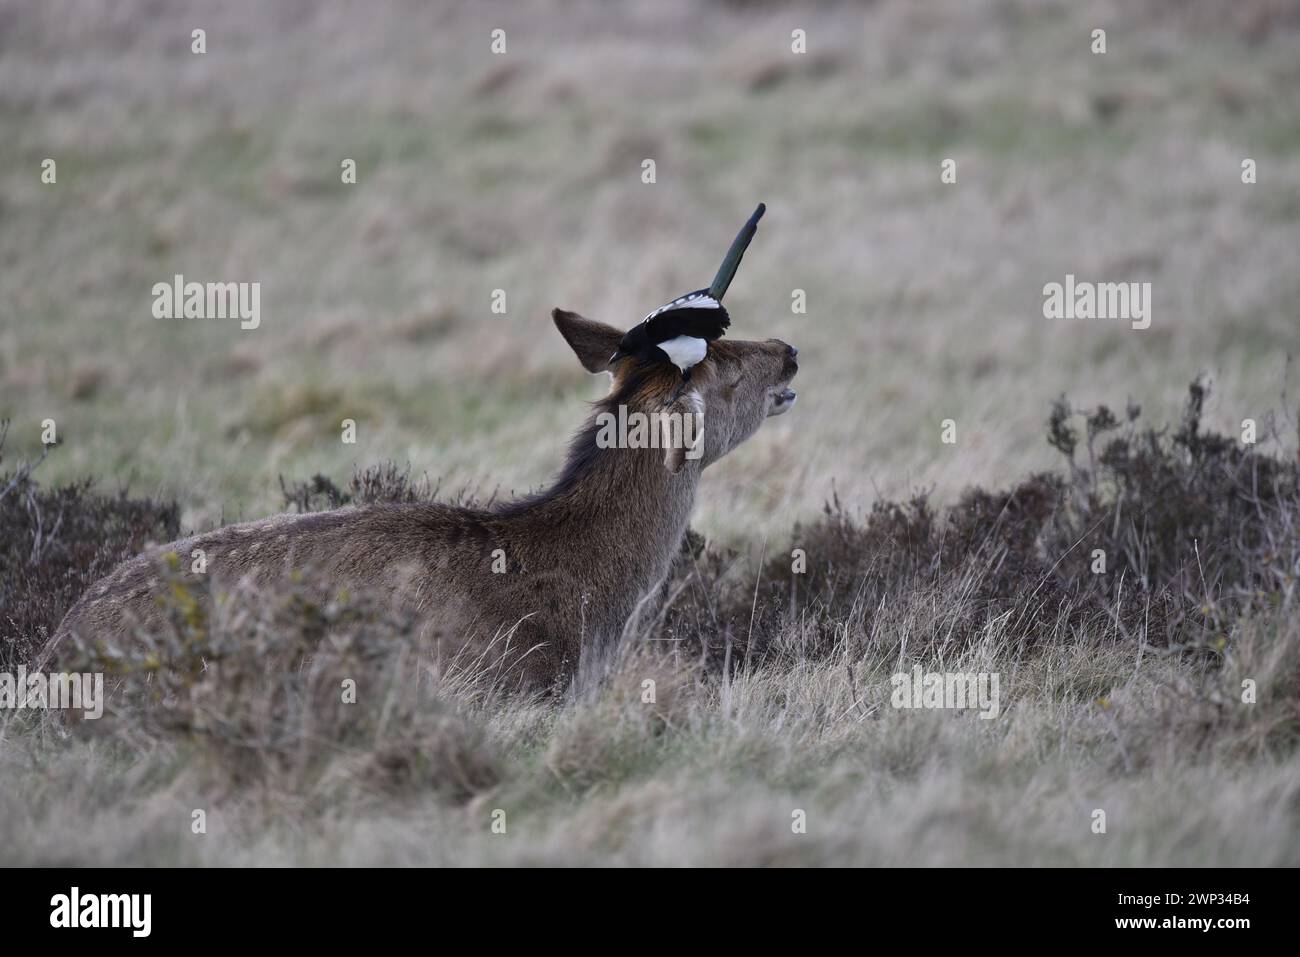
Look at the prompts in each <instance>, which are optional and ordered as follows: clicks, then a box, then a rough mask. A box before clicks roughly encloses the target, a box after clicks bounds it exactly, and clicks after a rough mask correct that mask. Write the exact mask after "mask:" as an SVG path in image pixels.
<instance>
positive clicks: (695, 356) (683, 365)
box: [659, 336, 709, 372]
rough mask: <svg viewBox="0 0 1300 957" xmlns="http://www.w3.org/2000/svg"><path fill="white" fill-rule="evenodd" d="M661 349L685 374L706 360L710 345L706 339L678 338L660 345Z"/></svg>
mask: <svg viewBox="0 0 1300 957" xmlns="http://www.w3.org/2000/svg"><path fill="white" fill-rule="evenodd" d="M659 348H660V349H662V350H663V351H664V354H665V355H667V356H668V358H669V359H671V360H672V363H673V365H675V366H677V368H679V369H681V370H682V371H683V372H685V371H686V370H687V369H689V368H690V367H691V366H693V365H695V364H696V363H697V362H699V361H700V360H701V359H703V358H704V355H705V353H707V352H708V351H709V344H708V342H706V341H705V340H704V339H696V338H695V337H694V336H678V337H677V338H675V339H669V340H668V341H667V342H661V343H659Z"/></svg>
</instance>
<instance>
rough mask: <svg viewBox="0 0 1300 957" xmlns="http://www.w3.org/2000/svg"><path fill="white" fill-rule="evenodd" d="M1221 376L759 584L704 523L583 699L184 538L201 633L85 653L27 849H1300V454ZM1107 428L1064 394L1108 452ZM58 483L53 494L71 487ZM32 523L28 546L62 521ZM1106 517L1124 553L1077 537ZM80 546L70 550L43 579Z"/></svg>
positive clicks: (23, 763) (1011, 857)
mask: <svg viewBox="0 0 1300 957" xmlns="http://www.w3.org/2000/svg"><path fill="white" fill-rule="evenodd" d="M1203 398H1204V393H1203V390H1202V388H1201V386H1200V384H1199V383H1198V384H1194V385H1193V388H1192V391H1191V393H1190V396H1189V401H1188V405H1187V410H1186V414H1185V417H1184V419H1183V421H1182V423H1181V426H1180V428H1179V429H1178V430H1177V431H1176V432H1171V431H1169V430H1151V429H1146V430H1142V429H1139V428H1138V425H1137V421H1136V420H1134V421H1132V422H1130V423H1129V424H1128V426H1127V428H1123V429H1121V428H1120V427H1119V426H1118V424H1116V425H1115V427H1114V428H1108V429H1102V428H1100V426H1101V425H1104V424H1106V423H1107V422H1108V421H1109V420H1108V417H1107V416H1105V415H1104V414H1102V413H1101V412H1100V411H1098V410H1094V411H1093V412H1091V413H1090V414H1089V415H1087V416H1086V417H1084V420H1085V421H1086V423H1088V431H1089V432H1090V433H1091V435H1092V439H1093V441H1092V442H1090V443H1089V444H1090V445H1094V446H1095V449H1096V451H1097V453H1098V455H1097V458H1096V460H1095V462H1094V463H1093V464H1092V465H1091V466H1089V467H1085V466H1082V465H1076V466H1075V467H1074V469H1073V471H1071V472H1069V473H1067V474H1066V475H1058V476H1054V477H1053V476H1037V477H1035V478H1033V479H1031V480H1028V481H1025V482H1022V483H1020V484H1019V485H1018V486H1017V487H1016V488H1015V489H1014V490H1013V491H1012V492H1010V493H989V492H985V491H981V490H975V491H972V492H970V493H968V495H967V496H966V498H965V500H964V502H963V503H962V504H961V505H960V506H958V507H956V508H954V509H951V510H937V511H934V510H931V509H930V507H929V505H928V504H927V503H926V502H925V501H924V500H921V499H918V500H914V501H913V502H911V503H909V504H907V505H906V506H899V505H897V504H892V503H880V504H879V505H878V507H877V508H876V509H875V510H874V511H873V513H872V514H871V515H870V516H868V517H867V518H866V519H865V520H858V519H855V518H854V517H852V516H851V515H848V514H846V513H845V512H844V511H843V510H842V509H840V508H837V507H835V506H831V507H828V509H827V514H826V515H825V516H824V517H823V519H822V520H820V521H819V522H817V523H814V524H812V525H807V526H803V527H801V528H799V529H797V530H796V532H795V538H794V540H795V541H797V542H800V543H801V544H802V546H803V547H804V548H805V551H806V552H807V555H808V556H809V566H808V569H807V571H806V572H803V573H799V574H796V575H789V576H787V575H786V574H785V573H784V569H785V568H788V565H787V566H784V568H783V563H785V562H786V559H785V558H784V557H781V558H777V557H773V558H772V560H771V561H770V562H769V563H768V564H767V565H766V566H764V567H763V568H761V569H759V570H758V577H757V580H755V579H754V577H753V573H752V572H750V571H748V570H747V569H746V567H745V561H744V557H743V555H742V554H740V553H738V552H735V551H732V550H727V549H722V550H719V549H717V548H716V547H713V546H707V545H705V543H703V541H702V540H700V539H699V538H698V536H694V535H692V536H689V537H688V540H687V542H686V543H684V547H683V550H682V554H681V558H680V560H679V562H678V563H677V566H676V569H675V571H674V573H673V575H672V576H671V577H670V580H669V581H668V582H667V583H666V584H665V586H664V591H663V594H662V595H661V596H659V598H658V600H657V601H655V602H652V603H651V604H650V611H649V613H647V614H645V615H642V616H641V617H640V618H639V619H638V620H637V621H636V622H634V623H633V624H632V625H631V626H630V628H629V630H628V633H627V635H626V640H625V642H624V644H623V646H622V649H621V654H620V656H619V659H618V660H617V662H616V663H615V664H614V666H613V668H612V671H611V673H610V674H609V675H608V677H607V680H605V681H604V682H603V683H602V684H601V685H600V686H599V687H597V688H594V689H589V690H587V691H586V692H584V693H581V694H579V693H577V692H574V691H570V692H569V693H568V694H566V695H557V696H554V697H521V696H512V695H509V694H506V693H503V692H502V691H501V690H500V689H499V688H498V687H497V686H496V684H495V682H494V674H495V672H494V670H493V669H492V667H491V662H490V661H489V662H470V663H457V662H445V661H439V660H437V659H436V658H432V657H430V655H429V653H428V651H427V650H426V649H424V648H422V647H420V646H419V644H418V643H416V642H414V641H413V640H412V638H411V634H412V629H411V628H410V627H409V624H408V623H407V622H406V621H405V620H404V619H403V618H401V617H400V616H394V615H393V614H391V613H388V612H385V611H383V610H382V609H380V608H377V607H374V606H371V605H369V604H368V603H367V602H366V600H365V597H364V596H353V595H348V594H331V593H329V592H327V591H323V590H322V589H321V588H319V587H318V586H317V584H316V583H315V582H314V580H313V579H312V576H311V575H310V574H306V575H304V576H303V579H302V580H301V581H299V582H298V583H297V584H295V585H294V586H292V587H290V588H287V589H280V590H277V591H276V592H275V593H259V592H256V591H254V590H250V589H240V590H237V591H235V592H233V593H230V594H221V595H214V594H210V593H208V590H207V589H206V588H205V587H204V585H203V584H202V579H200V580H199V582H200V583H199V584H195V583H194V581H195V580H194V576H188V575H181V574H178V573H176V568H175V565H176V562H175V561H174V560H170V559H167V558H164V559H163V562H164V564H163V567H162V568H161V569H160V574H161V578H162V584H161V586H160V588H159V599H158V600H159V601H160V602H161V603H162V605H163V607H164V608H165V609H166V610H167V613H168V614H167V616H166V618H167V622H168V624H167V626H166V627H164V628H161V629H159V630H155V631H148V632H141V633H139V634H137V635H136V636H135V638H134V639H133V640H132V641H131V642H130V643H128V644H126V645H117V644H106V643H104V642H102V641H100V640H98V639H96V638H94V637H91V638H90V639H89V640H86V641H83V642H81V643H79V644H77V645H76V646H75V647H74V648H73V649H72V650H71V652H70V653H69V657H68V658H67V659H66V664H67V665H68V666H69V667H71V668H73V669H75V670H88V671H100V672H103V673H105V674H106V675H107V677H108V683H109V686H110V688H111V698H110V702H109V706H108V709H107V713H106V715H105V717H104V718H102V719H101V720H100V721H99V722H97V723H94V724H90V723H82V724H80V725H75V726H72V727H71V728H70V729H67V728H65V727H64V726H63V724H62V722H61V721H60V719H58V718H53V717H48V716H45V715H39V714H33V713H30V712H19V713H17V714H15V715H13V716H11V717H9V718H8V719H7V720H6V721H5V723H4V725H3V727H0V756H3V760H4V761H5V762H6V765H7V769H8V770H9V771H11V772H12V774H13V778H12V779H13V780H15V781H19V782H21V784H20V785H19V786H18V787H16V788H14V789H12V790H10V791H8V792H6V794H5V796H4V797H3V798H0V812H4V813H3V814H0V821H3V822H4V824H3V825H0V846H3V847H6V848H7V849H8V854H9V855H10V857H11V859H12V861H14V862H20V863H50V862H58V861H75V862H97V863H120V862H147V863H168V864H200V863H203V864H226V863H248V862H256V863H311V864H316V863H382V864H395V863H400V864H540V863H549V864H597V863H616V864H667V865H679V864H715V865H717V864H729V865H768V864H918V863H919V864H972V863H975V864H1032V865H1044V864H1051V865H1061V864H1089V865H1121V864H1130V865H1131V864H1141V865H1150V864H1173V865H1205V864H1224V865H1257V864H1267V865H1294V864H1297V863H1300V858H1297V857H1296V853H1295V848H1296V846H1297V845H1296V843H1295V841H1294V839H1293V838H1294V834H1295V832H1296V830H1297V826H1298V825H1300V749H1298V748H1297V745H1300V625H1298V624H1297V623H1298V622H1300V617H1297V615H1296V614H1295V612H1296V608H1295V603H1296V600H1297V599H1296V588H1295V582H1296V572H1297V570H1300V481H1298V479H1297V470H1296V463H1295V462H1294V461H1282V460H1279V459H1276V458H1273V457H1269V456H1266V455H1259V454H1257V453H1256V452H1255V451H1254V450H1253V449H1250V448H1248V447H1247V448H1242V447H1241V446H1239V445H1237V444H1234V443H1231V442H1228V441H1225V440H1224V439H1223V438H1222V437H1221V436H1219V435H1217V434H1215V433H1213V432H1209V431H1206V430H1204V429H1203V428H1202V426H1201V423H1200V419H1199V415H1198V409H1199V408H1200V407H1201V405H1202V404H1203ZM1066 408H1068V405H1067V404H1066V403H1065V401H1064V400H1062V402H1061V403H1060V404H1058V409H1060V410H1061V411H1062V413H1063V411H1064V410H1065V409H1066ZM1073 420H1074V419H1073V417H1072V416H1066V415H1064V414H1058V415H1054V416H1053V420H1052V430H1053V437H1054V439H1055V441H1057V442H1058V443H1059V444H1060V445H1061V446H1062V447H1063V451H1067V450H1068V451H1069V452H1071V453H1073V452H1074V451H1075V449H1074V448H1073V446H1072V444H1071V442H1070V441H1069V437H1070V434H1071V429H1072V424H1071V423H1072V421H1073ZM1107 434H1109V438H1108V439H1107V440H1106V441H1105V442H1104V443H1103V441H1102V439H1101V436H1103V435H1107ZM1121 451H1122V452H1123V453H1124V454H1121ZM27 485H28V495H29V498H30V500H31V501H32V502H33V503H35V505H34V506H33V507H35V508H37V509H38V511H39V507H40V505H41V504H42V503H46V502H50V501H60V500H61V498H60V496H59V494H58V492H57V490H55V491H54V492H51V493H43V494H42V493H38V492H37V490H36V489H35V488H34V487H33V486H32V483H31V481H30V478H29V479H28V480H27ZM1170 488H1178V489H1179V490H1180V493H1179V494H1178V495H1171V494H1169V489H1170ZM1211 491H1212V493H1213V494H1212V495H1211V494H1209V493H1210V492H1211ZM436 494H437V489H436V487H420V486H419V485H418V484H416V485H413V484H412V483H411V481H410V479H409V476H407V475H406V474H404V473H402V472H400V471H398V470H395V469H393V468H392V467H391V466H386V467H380V468H376V469H372V470H367V471H366V472H364V473H360V474H358V475H357V476H356V477H355V478H354V480H353V481H352V483H351V485H350V486H349V487H348V488H347V489H346V490H343V489H339V488H338V487H337V486H335V485H334V483H332V482H330V481H329V480H327V479H325V478H323V477H318V478H317V479H316V480H314V481H313V482H311V483H309V484H308V485H306V486H303V487H301V488H297V487H291V488H287V489H286V490H285V496H286V498H287V499H289V500H291V501H295V502H297V503H299V505H300V506H301V507H304V508H313V507H315V508H320V507H331V506H335V505H338V504H340V503H341V502H346V501H349V500H352V501H362V502H364V501H374V500H411V499H414V498H421V497H429V496H432V495H436ZM83 507H84V508H85V510H86V511H87V513H88V514H100V510H102V509H104V508H112V509H116V510H117V511H120V512H121V513H122V514H123V515H127V516H138V515H140V514H143V513H142V512H141V511H140V509H139V504H138V503H132V502H123V501H120V500H116V501H110V502H109V503H107V504H106V503H103V502H100V501H97V500H95V499H93V498H91V499H90V500H89V501H88V502H86V503H85V504H84V506H83ZM1130 512H1131V513H1133V514H1134V515H1135V516H1140V517H1137V518H1133V517H1130V518H1125V519H1123V520H1121V515H1124V514H1127V513H1130ZM5 515H6V519H7V522H8V525H7V526H6V528H7V530H8V531H9V533H10V534H9V539H10V541H14V542H17V543H18V545H17V546H16V548H17V550H18V552H24V551H25V546H26V542H27V541H28V540H29V539H30V538H31V537H32V535H33V530H34V528H35V527H37V526H39V525H41V524H42V522H41V521H40V516H39V514H35V515H34V514H33V513H32V512H31V511H30V510H10V511H9V512H7V513H5ZM1098 516H1101V517H1104V518H1107V519H1108V520H1107V521H1106V522H1104V523H1102V522H1100V521H1096V519H1097V518H1098ZM113 524H114V523H106V525H105V532H104V534H105V535H106V536H111V535H113V534H114V533H113V532H112V531H110V529H111V527H112V526H113ZM128 524H129V523H128ZM1103 524H1104V525H1105V526H1106V527H1105V528H1104V529H1103V528H1102V527H1101V526H1102V525H1103ZM1080 526H1083V527H1086V528H1087V529H1088V533H1087V534H1085V535H1083V536H1081V537H1077V538H1076V535H1077V530H1078V528H1079V527H1080ZM77 527H82V528H84V525H78V526H77ZM1229 531H1230V532H1231V534H1228V532H1229ZM89 534H90V535H91V536H92V537H93V536H94V534H95V533H94V531H93V529H92V530H91V531H90V532H89ZM112 540H113V541H116V542H118V547H119V548H122V547H123V545H122V543H121V541H120V540H119V539H116V538H114V539H112ZM1202 541H1203V542H1204V545H1205V547H1204V548H1202V547H1201V544H1202ZM972 542H976V543H979V544H976V545H973V544H972ZM1079 542H1082V543H1083V545H1084V547H1085V548H1086V547H1088V546H1091V545H1103V546H1104V547H1105V548H1106V549H1107V550H1108V551H1109V554H1110V557H1111V560H1112V561H1113V562H1115V563H1116V565H1115V567H1114V568H1113V569H1112V570H1111V571H1110V572H1109V573H1107V574H1101V575H1096V574H1092V573H1091V571H1090V570H1089V568H1088V566H1087V563H1086V562H1085V563H1082V564H1080V563H1078V562H1072V561H1070V555H1071V552H1072V551H1074V550H1075V549H1074V547H1073V545H1072V544H1065V543H1079ZM54 544H55V546H57V541H56V542H55V543H54ZM101 547H104V548H107V547H108V546H107V545H103V546H101ZM169 561H170V562H171V565H170V566H169V565H168V564H167V563H168V562H169ZM1188 561H1194V563H1195V564H1194V569H1195V570H1194V571H1192V572H1190V573H1189V570H1188V568H1187V563H1188ZM67 564H68V559H67V558H66V556H65V553H64V552H63V551H62V550H60V549H59V548H57V547H52V548H51V550H50V551H49V552H48V557H46V558H45V559H44V560H43V561H42V562H40V563H36V564H31V566H30V567H31V569H32V571H31V572H30V573H29V576H28V580H29V581H30V582H31V583H32V587H33V589H34V590H35V591H37V592H39V591H40V590H41V582H42V579H43V578H46V577H50V578H55V579H57V578H58V577H60V576H61V574H62V570H63V569H64V568H65V567H66V566H67ZM1130 566H1131V574H1130ZM35 607H39V608H41V609H42V610H43V612H44V614H45V615H46V616H47V617H48V620H49V622H50V626H51V627H52V623H53V622H55V621H57V620H58V617H59V615H60V614H61V608H60V607H59V605H58V603H57V602H46V603H44V604H41V605H37V606H35ZM914 665H917V666H920V667H921V668H922V669H923V670H924V671H943V672H963V673H971V672H985V673H996V674H997V675H998V677H999V683H1000V692H1001V697H1000V700H999V702H998V713H997V714H996V716H995V717H993V718H992V719H984V718H982V717H979V716H978V714H977V713H976V712H975V711H971V710H966V711H955V712H954V711H915V710H905V709H899V708H896V707H894V706H893V701H892V683H891V678H892V676H893V675H895V674H897V673H907V672H910V670H911V669H912V668H913V666H914ZM1247 682H1249V683H1250V686H1251V687H1253V689H1254V693H1253V695H1252V696H1247V695H1245V694H1244V693H1243V692H1244V689H1245V688H1246V687H1247V684H1246V683H1247ZM350 691H352V692H354V694H351V697H349V692H350ZM195 809H203V810H204V811H205V812H206V813H207V814H208V815H209V821H210V824H209V830H208V832H207V833H206V834H203V835H193V834H190V833H189V832H188V831H187V828H188V826H189V821H190V820H191V815H192V813H193V811H194V810H195ZM1098 809H1100V810H1103V811H1105V813H1106V815H1107V830H1106V833H1105V834H1095V833H1093V831H1092V829H1091V827H1092V823H1093V814H1094V813H1095V811H1097V810H1098ZM500 814H504V818H503V819H502V818H501V817H499V815H500ZM796 815H801V816H802V817H803V819H804V820H806V822H807V829H806V831H804V832H797V831H795V830H794V829H793V828H792V824H793V822H794V820H795V816H796ZM501 820H504V823H505V831H504V833H497V832H496V831H494V830H493V825H494V823H499V822H500V821H501ZM69 833H75V834H77V835H79V836H80V838H79V840H77V841H73V842H69V841H67V839H66V835H67V834H69Z"/></svg>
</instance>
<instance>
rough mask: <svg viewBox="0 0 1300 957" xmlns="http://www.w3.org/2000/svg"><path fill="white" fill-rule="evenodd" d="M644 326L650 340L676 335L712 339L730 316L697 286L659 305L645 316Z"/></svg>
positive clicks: (664, 340)
mask: <svg viewBox="0 0 1300 957" xmlns="http://www.w3.org/2000/svg"><path fill="white" fill-rule="evenodd" d="M644 325H645V327H646V331H647V332H648V333H649V336H650V339H651V340H652V341H653V342H667V341H668V340H669V339H673V338H676V337H677V336H693V337H694V338H696V339H707V340H708V341H709V342H712V341H713V340H714V339H717V338H720V337H721V336H722V333H723V330H725V329H726V328H727V327H728V326H729V325H731V316H730V315H728V313H727V310H726V307H724V306H723V305H722V303H720V302H718V300H716V299H714V298H713V297H712V296H710V295H709V291H708V290H707V289H698V290H696V291H695V292H690V293H687V294H686V295H684V296H680V297H678V298H677V299H674V300H673V301H672V302H670V303H668V304H666V305H663V306H660V307H659V308H658V309H656V310H655V311H654V312H652V313H650V315H648V316H646V317H645V321H644Z"/></svg>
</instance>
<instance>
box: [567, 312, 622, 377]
mask: <svg viewBox="0 0 1300 957" xmlns="http://www.w3.org/2000/svg"><path fill="white" fill-rule="evenodd" d="M551 318H552V319H554V320H555V328H556V329H559V330H560V335H562V336H564V341H565V342H567V343H568V344H569V348H571V349H572V350H573V351H574V352H575V353H576V354H577V356H578V361H579V362H581V363H582V367H583V368H584V369H586V370H587V371H588V372H609V371H610V369H609V360H610V357H611V356H613V355H614V352H615V350H617V349H618V344H619V341H620V340H621V339H622V338H623V333H621V332H619V331H618V330H617V329H615V328H614V327H613V326H607V325H605V324H604V323H603V322H596V321H595V320H594V319H586V318H584V317H582V316H580V315H578V314H577V313H576V312H566V311H565V310H563V309H553V310H552V311H551Z"/></svg>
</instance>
